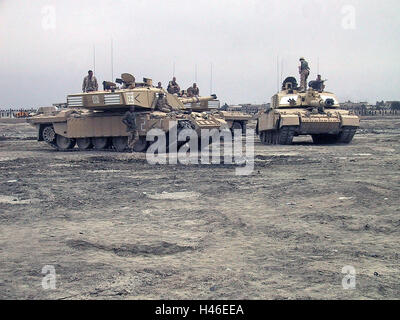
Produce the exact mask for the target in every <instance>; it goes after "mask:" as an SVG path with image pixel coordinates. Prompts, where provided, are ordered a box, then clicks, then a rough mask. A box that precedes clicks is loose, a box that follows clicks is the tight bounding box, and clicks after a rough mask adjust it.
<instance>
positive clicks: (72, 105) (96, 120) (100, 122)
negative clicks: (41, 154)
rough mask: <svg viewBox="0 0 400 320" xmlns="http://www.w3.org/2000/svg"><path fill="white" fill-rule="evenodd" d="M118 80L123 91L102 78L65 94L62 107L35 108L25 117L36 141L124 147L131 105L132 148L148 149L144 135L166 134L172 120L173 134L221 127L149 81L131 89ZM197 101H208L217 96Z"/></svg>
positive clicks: (185, 100)
mask: <svg viewBox="0 0 400 320" xmlns="http://www.w3.org/2000/svg"><path fill="white" fill-rule="evenodd" d="M123 75H124V76H125V77H122V78H125V79H126V78H130V77H129V76H127V75H129V74H123ZM132 78H133V77H132ZM118 80H119V79H117V81H116V82H118ZM119 82H120V83H123V86H122V87H123V88H126V89H119V88H117V86H116V84H115V83H112V82H106V81H105V82H103V86H104V90H103V91H93V92H88V93H78V94H71V95H68V97H67V107H66V108H65V109H62V110H57V111H55V110H49V111H48V112H39V113H38V114H35V115H33V116H31V117H29V118H28V119H27V122H28V123H30V124H31V125H33V126H35V127H36V128H37V140H38V141H45V142H47V143H48V144H49V145H51V146H52V147H54V148H55V149H56V150H60V151H65V150H71V149H74V147H75V146H76V145H77V147H78V149H80V150H90V149H95V150H104V149H115V150H117V151H120V152H122V151H125V150H127V148H128V136H129V132H128V131H127V127H126V125H125V124H124V123H123V122H122V119H123V117H124V114H125V113H126V111H128V110H130V108H131V107H135V119H136V127H137V130H138V133H139V139H138V141H137V143H136V144H135V145H134V147H133V150H134V151H136V152H144V151H146V150H147V148H148V146H149V142H148V141H147V140H146V135H147V132H148V131H149V130H150V129H161V130H163V131H164V132H167V133H168V130H169V129H170V127H171V126H170V124H171V122H173V123H174V124H176V127H177V130H178V133H179V130H182V129H187V128H191V129H194V130H196V132H197V133H198V134H199V133H200V131H201V129H220V127H221V126H223V125H225V124H224V123H223V121H221V119H216V118H215V117H213V116H212V115H209V114H205V113H196V112H187V110H186V109H185V108H184V104H185V103H190V102H191V101H192V100H191V99H190V98H180V97H178V96H176V95H172V94H169V93H168V92H167V91H166V90H164V89H161V88H155V87H153V85H152V81H151V79H147V78H144V80H143V83H135V87H134V88H129V87H130V86H131V84H130V83H127V82H126V81H124V80H119ZM196 99H198V100H200V101H209V100H214V99H216V96H215V95H213V96H209V97H199V98H196Z"/></svg>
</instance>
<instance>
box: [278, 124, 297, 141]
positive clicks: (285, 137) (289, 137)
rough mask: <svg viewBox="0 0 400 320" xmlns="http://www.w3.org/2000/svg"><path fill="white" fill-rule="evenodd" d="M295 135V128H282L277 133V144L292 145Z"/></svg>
mask: <svg viewBox="0 0 400 320" xmlns="http://www.w3.org/2000/svg"><path fill="white" fill-rule="evenodd" d="M294 133H295V128H294V127H282V128H280V129H279V130H278V132H277V138H276V140H277V143H278V144H283V145H287V144H292V143H293V137H294Z"/></svg>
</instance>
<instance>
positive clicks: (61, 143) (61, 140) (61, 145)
mask: <svg viewBox="0 0 400 320" xmlns="http://www.w3.org/2000/svg"><path fill="white" fill-rule="evenodd" d="M75 143H76V140H75V139H70V138H66V137H63V136H60V135H59V134H58V135H57V138H56V144H57V148H58V149H59V150H63V151H65V150H70V149H72V148H73V147H74V146H75Z"/></svg>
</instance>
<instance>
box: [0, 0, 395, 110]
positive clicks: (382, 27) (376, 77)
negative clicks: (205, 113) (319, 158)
mask: <svg viewBox="0 0 400 320" xmlns="http://www.w3.org/2000/svg"><path fill="white" fill-rule="evenodd" d="M399 9H400V2H399V1H397V0H380V1H376V0H359V1H357V0H346V1H341V0H297V1H293V0H277V1H275V0H270V1H258V0H246V1H241V0H218V1H216V0H198V1H191V0H182V1H180V0H176V1H172V0H168V1H165V0H151V1H147V0H129V1H128V0H119V1H118V0H80V1H75V0H69V1H67V0H66V1H64V0H57V1H56V0H46V1H42V0H35V1H32V0H19V1H15V0H0V70H1V78H0V107H1V108H9V107H15V108H17V107H18V108H19V107H38V106H46V105H51V104H52V103H55V102H64V101H65V100H66V95H67V94H69V93H76V92H80V90H81V85H82V79H83V77H84V76H85V75H86V74H87V71H88V69H94V54H93V52H94V48H95V52H96V54H95V57H96V63H95V71H96V77H97V79H98V80H99V83H101V82H102V81H103V80H111V77H112V68H111V50H110V49H111V39H113V44H114V45H113V47H114V50H113V52H114V54H113V56H114V59H113V61H114V62H113V76H114V80H115V78H116V77H119V75H120V74H121V73H123V72H130V73H132V74H134V75H135V77H136V79H137V80H141V79H142V78H143V77H149V78H152V79H153V81H154V82H155V83H157V82H158V81H161V82H162V83H163V85H164V86H166V84H167V82H168V80H169V79H170V78H171V77H172V74H173V66H174V62H175V75H176V77H177V80H178V83H179V84H180V85H181V88H184V89H186V88H187V87H189V86H190V85H191V84H192V83H193V82H194V80H195V76H196V72H195V70H196V65H197V83H198V85H199V87H200V94H202V95H206V94H209V93H210V89H211V88H210V86H211V81H210V80H211V64H212V66H213V78H212V91H213V93H216V94H217V95H218V97H219V98H220V100H221V102H227V103H229V104H238V103H246V102H249V103H263V102H269V101H270V97H271V95H273V94H274V93H275V92H276V90H277V80H278V79H279V78H281V76H283V77H286V76H288V75H295V76H296V77H297V78H298V76H299V75H298V70H297V67H298V63H299V61H298V60H299V57H301V56H304V57H305V58H306V60H308V62H309V64H310V66H311V74H310V78H309V80H312V78H314V77H315V76H316V74H317V72H318V66H319V72H320V73H321V74H322V77H323V78H327V79H328V82H327V89H329V90H330V91H333V92H335V93H336V94H337V95H338V97H339V99H340V100H341V101H344V100H347V99H352V100H355V101H369V102H373V103H375V101H376V100H377V99H379V100H399V99H400V93H399V92H400V76H399V75H400V62H399V53H400V41H399V40H400V18H399V13H400V10H399ZM278 56H279V63H277V57H278ZM278 64H279V67H280V69H281V71H280V72H279V74H278V73H277V65H278ZM282 67H283V68H282ZM282 69H283V70H282Z"/></svg>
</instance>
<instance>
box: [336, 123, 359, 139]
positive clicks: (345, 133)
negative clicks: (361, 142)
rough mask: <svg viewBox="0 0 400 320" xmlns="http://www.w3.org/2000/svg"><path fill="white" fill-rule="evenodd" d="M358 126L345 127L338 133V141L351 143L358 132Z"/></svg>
mask: <svg viewBox="0 0 400 320" xmlns="http://www.w3.org/2000/svg"><path fill="white" fill-rule="evenodd" d="M356 131H357V128H355V127H343V130H342V132H341V133H339V135H338V139H337V142H339V143H350V142H351V141H352V140H353V137H354V135H355V134H356Z"/></svg>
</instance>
